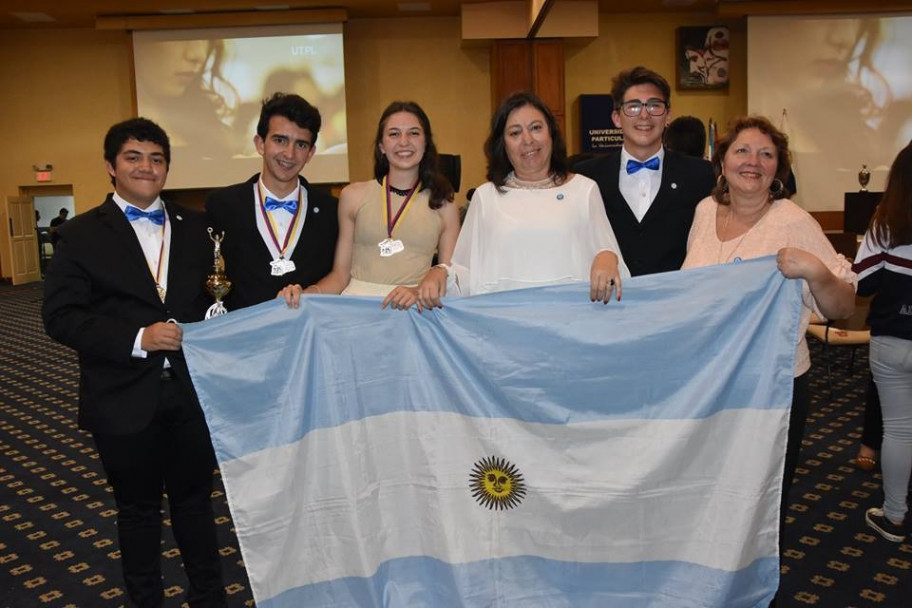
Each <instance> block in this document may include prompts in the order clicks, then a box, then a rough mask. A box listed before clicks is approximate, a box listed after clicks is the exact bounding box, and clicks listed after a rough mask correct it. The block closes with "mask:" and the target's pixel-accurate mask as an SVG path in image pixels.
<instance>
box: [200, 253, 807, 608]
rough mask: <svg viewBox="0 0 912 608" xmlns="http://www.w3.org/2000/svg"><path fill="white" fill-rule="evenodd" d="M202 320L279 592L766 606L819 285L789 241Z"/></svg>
mask: <svg viewBox="0 0 912 608" xmlns="http://www.w3.org/2000/svg"><path fill="white" fill-rule="evenodd" d="M445 304H446V306H445V307H444V308H443V309H435V310H431V311H425V312H423V313H418V312H417V311H416V310H411V311H408V312H402V311H391V310H380V307H379V300H377V299H373V298H351V297H342V296H312V297H308V298H305V299H304V300H303V301H302V303H301V307H300V308H299V309H295V310H292V309H289V308H287V307H286V306H285V304H284V302H282V301H280V300H277V301H273V302H268V303H264V304H261V305H259V306H256V307H253V308H249V309H245V310H241V311H237V312H233V313H230V314H228V315H225V316H222V317H218V318H215V319H212V320H208V321H205V322H201V323H196V324H191V325H189V326H187V327H186V328H185V331H184V351H185V353H186V357H187V361H188V364H189V366H190V370H191V374H192V376H193V380H194V384H195V386H196V389H197V392H198V394H199V398H200V402H201V404H202V406H203V409H204V411H205V414H206V419H207V421H208V424H209V428H210V431H211V434H212V441H213V445H214V446H215V450H216V454H217V456H218V460H219V464H220V467H221V472H222V477H223V480H224V483H225V488H226V491H227V495H228V501H229V506H230V508H231V513H232V517H233V520H234V524H235V527H236V530H237V536H238V540H239V542H240V547H241V551H242V554H243V559H244V564H245V566H246V568H247V571H248V574H249V578H250V584H251V587H252V590H253V595H254V598H255V600H256V603H257V606H258V607H259V608H277V607H296V608H297V607H301V606H353V607H354V606H358V607H364V606H384V607H387V606H388V607H410V608H411V607H416V606H417V607H424V606H427V607H430V606H434V607H437V606H472V607H474V606H477V607H491V606H494V607H507V606H509V607H513V606H523V607H526V606H593V607H596V606H597V607H600V608H601V607H605V606H609V607H610V606H623V607H629V606H675V607H688V606H693V607H696V606H720V607H721V606H724V607H726V608H732V607H739V606H744V607H747V606H751V607H753V606H764V607H765V606H766V605H767V604H768V603H769V601H770V599H771V598H772V596H773V594H774V592H775V590H776V589H777V587H778V577H779V570H778V568H779V564H778V544H777V535H778V516H779V514H778V506H779V495H780V486H781V481H782V467H783V460H784V452H785V441H786V426H787V421H788V408H789V405H790V403H791V395H792V379H793V378H792V374H793V364H794V356H795V344H796V340H797V336H796V332H797V327H798V319H799V313H800V307H801V290H800V282H799V281H790V280H786V279H784V278H783V277H782V275H781V274H780V273H779V272H778V271H777V270H776V265H775V261H774V260H773V259H772V258H764V259H761V260H752V261H748V262H744V263H740V264H732V265H727V266H720V267H711V268H701V269H694V270H686V271H680V272H672V273H665V274H659V275H649V276H644V277H636V278H633V279H630V280H628V281H627V282H626V283H625V285H624V299H623V300H622V301H621V302H616V301H615V302H611V303H610V304H607V305H605V304H602V303H591V302H589V301H588V287H586V286H581V285H566V286H555V287H546V288H538V289H528V290H519V291H511V292H502V293H497V294H490V295H485V296H478V297H472V298H452V299H448V300H446V302H445Z"/></svg>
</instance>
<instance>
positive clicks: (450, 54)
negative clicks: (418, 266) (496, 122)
mask: <svg viewBox="0 0 912 608" xmlns="http://www.w3.org/2000/svg"><path fill="white" fill-rule="evenodd" d="M490 63H491V61H490V52H489V50H488V47H487V46H486V45H478V44H468V43H467V44H463V42H462V38H461V30H460V20H459V19H458V18H419V19H369V20H353V21H349V22H348V23H347V24H346V25H345V93H346V102H347V104H348V140H349V148H348V154H349V167H350V169H351V172H350V175H351V180H352V181H360V180H365V179H369V178H370V177H371V176H372V175H373V141H374V136H375V135H376V132H377V120H378V119H379V118H380V114H381V113H382V112H383V109H384V108H385V107H386V106H387V105H389V103H390V102H391V101H395V100H402V99H406V100H413V101H416V102H418V104H419V105H420V106H421V107H422V108H424V111H425V112H426V113H427V114H428V117H429V118H430V120H431V127H432V128H433V131H434V141H435V142H436V143H437V150H438V151H440V152H443V153H447V154H459V155H461V157H462V187H461V192H460V194H458V195H457V200H459V201H462V200H464V198H465V191H466V190H468V189H469V188H472V187H474V186H477V185H479V184H480V183H482V182H483V181H484V174H485V162H484V153H483V152H482V144H483V143H484V138H485V136H486V134H487V128H488V120H489V119H490V107H491V85H490V72H491V69H490Z"/></svg>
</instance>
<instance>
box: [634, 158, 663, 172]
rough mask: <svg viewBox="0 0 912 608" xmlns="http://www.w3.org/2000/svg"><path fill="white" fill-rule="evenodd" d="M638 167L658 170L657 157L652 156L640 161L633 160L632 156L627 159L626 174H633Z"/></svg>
mask: <svg viewBox="0 0 912 608" xmlns="http://www.w3.org/2000/svg"><path fill="white" fill-rule="evenodd" d="M640 169H650V170H652V171H658V170H659V157H658V156H653V157H652V158H650V159H649V160H647V161H646V162H645V163H641V162H640V161H638V160H633V159H632V158H631V159H630V160H628V161H627V175H633V174H634V173H636V172H637V171H639V170H640Z"/></svg>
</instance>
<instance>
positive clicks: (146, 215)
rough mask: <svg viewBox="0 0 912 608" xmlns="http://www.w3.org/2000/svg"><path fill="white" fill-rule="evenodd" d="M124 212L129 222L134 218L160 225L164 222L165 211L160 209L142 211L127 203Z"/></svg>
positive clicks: (133, 220)
mask: <svg viewBox="0 0 912 608" xmlns="http://www.w3.org/2000/svg"><path fill="white" fill-rule="evenodd" d="M124 213H126V215H127V219H128V220H130V221H131V222H135V221H136V220H143V219H146V220H149V221H150V222H152V223H153V224H155V225H157V226H161V225H162V224H164V223H165V212H164V211H163V210H162V209H156V210H155V211H143V210H142V209H140V208H138V207H134V206H133V205H127V208H126V209H124Z"/></svg>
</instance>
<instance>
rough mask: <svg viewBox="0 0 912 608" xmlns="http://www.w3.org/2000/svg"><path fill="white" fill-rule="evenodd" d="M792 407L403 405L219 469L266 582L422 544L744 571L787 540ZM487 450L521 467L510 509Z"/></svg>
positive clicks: (363, 563) (442, 549) (355, 569)
mask: <svg viewBox="0 0 912 608" xmlns="http://www.w3.org/2000/svg"><path fill="white" fill-rule="evenodd" d="M786 415H787V411H786V410H767V411H759V410H750V409H740V410H732V411H726V412H722V413H720V414H717V415H715V416H713V417H712V418H711V419H709V420H705V421H704V420H639V421H637V420H627V421H624V420H613V421H605V420H603V421H598V422H591V423H580V424H573V425H567V426H560V425H545V424H530V423H522V422H519V421H516V420H512V419H493V420H492V419H487V418H468V417H465V416H460V415H458V414H450V413H444V412H418V413H402V412H398V413H392V414H387V415H383V416H374V417H371V418H368V419H363V420H358V421H355V422H350V423H347V424H344V425H341V426H338V427H333V428H329V429H322V430H317V431H314V432H312V433H310V434H309V435H308V436H307V437H305V438H304V439H303V440H301V441H299V442H296V443H294V444H292V445H288V446H282V447H277V448H270V449H266V450H263V451H261V452H259V453H256V454H251V455H248V456H246V457H244V458H243V459H241V460H235V461H231V462H227V463H223V465H222V470H223V473H224V477H225V479H226V483H227V484H229V485H228V489H229V492H235V491H237V492H243V493H244V495H245V497H246V498H245V500H244V503H243V506H240V505H239V504H238V503H237V501H234V504H235V509H234V512H233V517H234V519H235V523H236V524H237V527H238V534H239V537H240V539H241V542H242V545H243V549H244V555H245V561H246V563H247V565H248V573H249V576H250V580H251V583H252V584H253V585H255V586H259V585H262V586H263V588H264V589H274V590H283V589H290V588H294V587H299V586H303V585H307V584H312V583H317V582H321V581H327V580H333V579H339V578H343V577H370V576H373V575H374V574H375V573H376V572H377V570H378V568H379V567H380V565H381V564H382V563H383V562H385V561H387V560H390V559H395V558H400V557H411V556H429V557H433V558H437V559H440V560H445V561H447V562H450V563H466V562H473V561H478V560H487V559H492V558H501V557H509V556H522V555H538V556H541V557H543V558H548V559H554V560H561V561H568V562H593V561H595V562H602V561H604V560H605V558H606V556H610V558H611V559H610V561H612V562H618V563H624V562H641V561H668V560H670V561H682V562H690V563H693V564H700V565H704V566H707V567H710V568H717V569H721V570H726V571H734V570H739V569H741V568H744V567H746V566H748V565H750V564H751V563H752V562H753V561H754V560H756V559H758V558H762V557H765V556H770V555H775V554H776V533H777V525H778V520H777V519H776V518H775V514H776V513H777V509H776V508H775V505H776V503H777V502H778V492H777V488H778V484H779V483H780V475H781V472H780V471H779V470H776V469H777V464H778V463H779V461H778V460H777V458H776V457H775V456H774V454H773V453H772V452H773V450H775V449H777V448H781V445H782V444H783V442H784V437H783V433H784V428H783V426H784V425H783V417H784V416H786ZM750 436H760V437H769V438H773V437H775V438H776V440H775V441H767V442H762V443H759V442H755V441H750V440H749V437H750ZM490 455H497V456H501V457H504V458H506V459H507V460H508V461H509V462H511V463H513V464H514V465H516V466H517V467H518V469H519V470H520V472H521V473H522V475H523V477H524V479H525V485H526V488H527V494H526V496H525V498H524V499H523V500H522V501H521V502H520V503H519V504H518V505H517V506H516V507H515V508H514V509H509V510H504V511H492V510H491V509H489V508H487V507H484V506H481V505H479V504H478V503H477V502H476V501H475V499H474V498H473V497H472V493H471V491H470V487H469V486H470V483H469V481H470V474H471V472H472V469H473V464H474V463H475V462H476V461H479V460H480V459H482V458H484V457H486V456H490ZM592 463H599V466H595V467H593V466H592ZM757 479H763V480H764V483H763V484H762V488H763V490H762V492H761V493H760V494H758V493H757V487H758V486H757V483H756V481H755V480H757ZM287 489H291V491H290V492H289V491H288V490H287ZM758 513H759V514H763V513H766V516H765V518H764V517H761V518H760V519H759V520H758ZM556 521H560V522H561V525H560V526H559V527H555V526H554V522H556ZM355 539H357V540H355ZM748 541H750V542H748ZM276 564H281V565H282V566H281V567H280V568H277V567H275V565H276ZM258 565H263V567H262V568H261V567H258ZM266 595H267V596H269V595H271V594H270V593H267V594H266Z"/></svg>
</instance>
